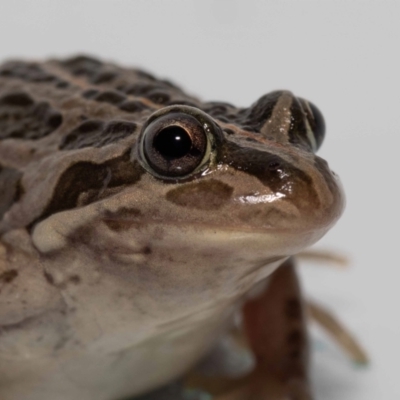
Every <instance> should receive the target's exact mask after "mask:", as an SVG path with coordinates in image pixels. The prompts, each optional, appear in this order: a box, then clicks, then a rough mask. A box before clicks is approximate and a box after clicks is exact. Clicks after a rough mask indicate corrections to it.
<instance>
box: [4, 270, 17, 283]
mask: <svg viewBox="0 0 400 400" xmlns="http://www.w3.org/2000/svg"><path fill="white" fill-rule="evenodd" d="M17 276H18V271H17V270H16V269H9V270H8V271H4V272H3V273H1V274H0V282H3V283H10V282H12V281H13V280H14V279H15V278H16V277H17Z"/></svg>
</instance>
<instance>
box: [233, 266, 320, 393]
mask: <svg viewBox="0 0 400 400" xmlns="http://www.w3.org/2000/svg"><path fill="white" fill-rule="evenodd" d="M305 314H306V313H305V307H304V303H303V299H302V297H301V292H300V286H299V281H298V277H297V274H296V270H295V266H294V260H293V259H289V260H288V261H286V262H285V263H284V264H283V265H282V266H281V267H280V268H278V270H277V271H276V272H275V273H274V274H273V275H272V276H271V279H270V282H269V284H268V287H267V288H266V290H265V291H264V293H263V294H262V295H261V296H259V297H257V298H256V299H253V300H251V301H249V302H248V303H247V304H246V305H245V306H244V324H245V330H246V333H247V336H248V339H249V342H250V346H251V348H252V350H253V352H254V354H255V356H256V359H257V367H256V369H255V371H254V372H253V374H252V376H251V377H250V379H249V381H248V384H247V385H246V387H242V388H241V389H240V391H241V394H240V400H267V399H268V400H284V399H285V400H286V399H291V400H310V399H312V395H311V391H310V388H309V379H308V358H309V352H308V335H307V328H306V320H305ZM237 394H238V395H239V392H238V393H237ZM228 398H229V397H227V399H228ZM231 398H232V399H235V400H236V399H239V397H237V396H236V395H233V393H232V397H231Z"/></svg>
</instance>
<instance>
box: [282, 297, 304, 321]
mask: <svg viewBox="0 0 400 400" xmlns="http://www.w3.org/2000/svg"><path fill="white" fill-rule="evenodd" d="M302 314H303V312H302V307H301V303H300V301H299V300H298V299H297V298H293V299H289V300H287V301H286V304H285V315H286V317H287V318H289V319H300V318H301V317H302Z"/></svg>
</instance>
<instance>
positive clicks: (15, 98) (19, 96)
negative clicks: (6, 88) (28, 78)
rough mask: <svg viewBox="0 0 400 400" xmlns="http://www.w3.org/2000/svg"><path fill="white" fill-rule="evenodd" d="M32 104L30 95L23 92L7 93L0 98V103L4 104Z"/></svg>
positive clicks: (27, 105) (26, 105) (19, 105)
mask: <svg viewBox="0 0 400 400" xmlns="http://www.w3.org/2000/svg"><path fill="white" fill-rule="evenodd" d="M33 104H34V101H33V99H32V97H31V96H29V95H28V94H27V93H25V92H14V93H9V94H6V95H5V96H3V97H2V98H1V99H0V105H5V106H17V107H29V106H32V105H33Z"/></svg>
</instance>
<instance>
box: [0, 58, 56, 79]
mask: <svg viewBox="0 0 400 400" xmlns="http://www.w3.org/2000/svg"><path fill="white" fill-rule="evenodd" d="M0 76H6V77H9V78H17V79H21V80H24V81H27V82H51V81H55V80H56V77H55V76H54V75H52V74H50V73H49V72H47V71H46V70H44V69H43V68H42V67H41V66H40V65H39V64H36V63H29V62H28V63H27V62H23V61H12V62H9V63H6V64H5V65H3V66H2V67H1V68H0Z"/></svg>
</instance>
